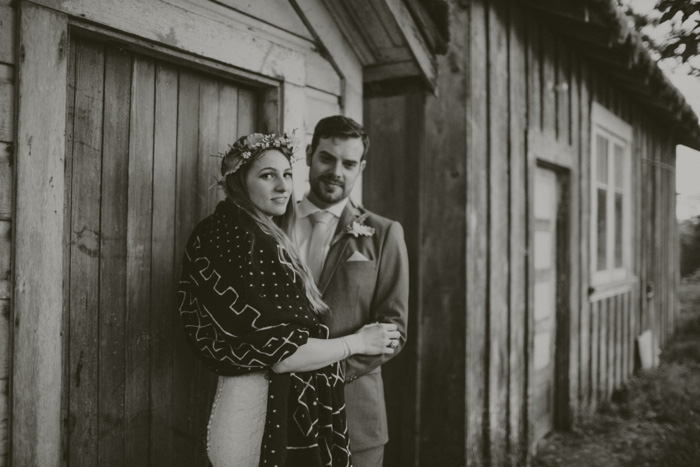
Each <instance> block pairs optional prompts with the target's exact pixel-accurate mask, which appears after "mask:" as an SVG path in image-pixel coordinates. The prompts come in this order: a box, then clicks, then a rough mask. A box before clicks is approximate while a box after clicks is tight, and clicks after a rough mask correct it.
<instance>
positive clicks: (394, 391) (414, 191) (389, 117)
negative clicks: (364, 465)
mask: <svg viewBox="0 0 700 467" xmlns="http://www.w3.org/2000/svg"><path fill="white" fill-rule="evenodd" d="M364 103H365V106H364V110H365V115H364V122H365V125H366V127H367V128H371V131H372V135H373V140H372V145H371V147H370V154H369V155H368V157H369V160H371V161H372V165H371V166H370V169H369V170H366V171H365V172H364V182H365V183H364V190H363V201H364V202H365V205H366V206H368V208H369V209H371V210H372V211H373V212H376V213H378V214H380V215H387V216H391V218H392V219H394V220H397V221H399V222H400V223H401V224H402V225H403V226H404V233H405V237H406V246H407V249H408V261H409V264H411V268H410V270H409V282H410V289H411V290H415V291H417V290H419V289H420V285H419V284H420V281H421V279H420V278H421V272H420V271H421V269H422V264H423V263H422V261H421V257H420V255H419V250H420V248H419V238H420V223H421V217H420V214H421V211H420V209H419V206H420V189H419V188H418V187H420V173H421V163H422V161H421V157H420V155H421V154H422V149H421V148H422V147H424V145H425V142H424V134H423V130H424V124H425V123H424V122H425V119H424V117H423V115H424V113H425V96H424V95H423V93H422V91H418V92H410V93H407V94H404V95H400V96H375V97H371V98H365V102H364ZM397 115H400V116H402V118H396V116H397ZM375 154H376V155H377V157H375V156H374V155H375ZM399 161H400V163H399ZM388 171H393V173H394V174H395V176H394V177H393V179H392V180H391V181H390V182H389V183H387V182H388V180H387V179H386V174H387V173H388ZM418 295H419V294H418V293H413V294H411V295H410V296H409V310H411V312H410V314H409V325H408V339H407V344H406V347H405V348H404V349H403V350H402V351H401V354H400V355H399V356H398V357H396V358H394V359H393V360H392V363H391V365H387V366H385V367H383V368H382V377H383V379H384V392H385V394H386V395H387V397H386V406H387V418H388V423H389V433H391V442H390V443H389V444H387V445H386V448H385V456H384V465H402V466H414V467H415V466H417V465H418V462H419V458H418V452H419V444H420V438H419V436H420V434H419V430H421V431H423V432H426V433H429V432H430V431H431V430H433V429H434V427H433V423H434V424H435V425H437V420H435V421H433V420H432V418H431V417H426V420H425V422H424V423H421V422H420V419H419V414H420V411H421V409H420V407H421V406H420V399H419V397H420V394H421V391H420V388H421V386H422V382H421V380H420V379H419V378H422V377H423V376H422V375H423V374H424V372H423V371H421V367H420V359H419V358H418V355H421V357H422V356H424V355H426V353H425V352H424V351H423V350H420V349H422V348H423V345H422V340H423V333H424V332H425V331H427V330H426V329H425V328H424V327H422V326H418V325H417V323H421V322H423V319H421V308H420V305H419V301H420V297H419V296H418ZM437 371H441V369H431V370H430V371H426V372H425V373H427V375H426V376H427V377H428V378H430V377H431V376H432V375H433V372H437ZM425 381H426V385H425V388H426V393H427V392H429V391H430V384H429V383H428V381H429V380H427V379H426V380H425ZM437 418H439V419H440V420H442V418H441V417H437ZM439 428H440V429H444V428H443V427H439Z"/></svg>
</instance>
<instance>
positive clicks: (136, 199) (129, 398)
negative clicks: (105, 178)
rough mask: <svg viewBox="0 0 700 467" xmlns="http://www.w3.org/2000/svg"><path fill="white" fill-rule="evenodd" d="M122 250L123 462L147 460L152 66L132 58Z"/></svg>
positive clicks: (144, 463)
mask: <svg viewBox="0 0 700 467" xmlns="http://www.w3.org/2000/svg"><path fill="white" fill-rule="evenodd" d="M133 67H134V68H133V84H132V96H133V98H132V105H131V137H130V141H129V143H130V144H129V167H128V170H129V185H128V218H127V232H126V239H127V240H126V242H127V255H126V295H127V303H126V355H125V359H126V382H125V385H126V388H125V391H126V398H125V402H124V412H125V417H126V464H127V465H129V466H138V465H148V453H149V447H148V444H149V436H148V435H149V432H150V427H149V423H150V403H149V397H148V396H149V393H150V391H149V365H150V358H149V354H148V349H149V339H150V329H149V322H150V306H151V232H152V230H151V222H152V220H151V216H152V192H153V128H154V111H155V108H154V106H155V96H154V92H155V67H154V63H153V62H152V61H151V60H148V59H143V58H135V59H134V64H133Z"/></svg>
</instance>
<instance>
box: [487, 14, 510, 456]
mask: <svg viewBox="0 0 700 467" xmlns="http://www.w3.org/2000/svg"><path fill="white" fill-rule="evenodd" d="M487 21H488V62H489V63H488V70H489V79H488V105H489V112H488V115H489V121H488V135H489V144H488V148H489V153H488V165H489V167H488V171H489V179H488V184H489V186H488V192H489V204H488V208H487V209H488V211H489V216H488V218H489V227H488V228H489V232H488V239H489V240H488V243H489V246H488V257H489V260H488V271H489V272H488V274H489V277H488V294H489V298H488V303H489V305H488V306H489V310H488V313H487V321H488V331H487V336H488V339H489V344H488V345H489V360H490V361H489V370H488V375H489V398H488V400H489V406H488V411H489V436H490V450H491V456H490V461H491V462H492V464H494V465H505V464H506V462H507V461H508V459H507V455H508V449H507V427H508V418H507V417H508V373H509V368H508V361H509V358H508V344H509V338H508V330H509V325H508V324H509V323H508V315H509V308H508V305H509V303H508V276H509V266H510V264H509V259H510V258H509V255H508V251H509V248H508V245H509V215H508V200H509V177H508V147H509V144H508V139H507V137H504V135H508V111H509V105H508V73H506V72H504V71H505V70H507V69H508V18H507V10H506V9H505V3H504V2H500V1H497V2H491V7H490V8H489V11H488V19H487Z"/></svg>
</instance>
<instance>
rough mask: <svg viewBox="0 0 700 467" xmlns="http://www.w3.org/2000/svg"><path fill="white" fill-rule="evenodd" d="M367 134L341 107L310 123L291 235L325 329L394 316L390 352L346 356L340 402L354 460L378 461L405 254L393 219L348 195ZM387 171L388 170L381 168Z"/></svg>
mask: <svg viewBox="0 0 700 467" xmlns="http://www.w3.org/2000/svg"><path fill="white" fill-rule="evenodd" d="M368 147H369V137H368V136H367V134H366V133H365V131H364V128H363V127H362V126H361V125H360V124H359V123H357V122H355V121H354V120H352V119H350V118H347V117H343V116H340V115H337V116H333V117H327V118H324V119H322V120H321V121H319V122H318V124H317V125H316V128H315V130H314V135H313V139H312V141H311V145H310V146H309V147H308V148H307V150H306V164H307V165H308V166H309V183H310V184H311V190H310V192H309V194H308V195H307V196H305V197H304V198H303V199H302V200H301V202H300V203H299V205H298V210H297V223H296V226H295V235H296V240H297V244H298V247H299V252H300V254H301V256H302V259H304V260H305V261H306V264H307V265H308V266H309V268H310V269H311V272H312V273H313V275H314V278H315V280H316V284H317V285H318V288H319V290H320V291H321V293H322V294H323V298H324V300H325V301H326V303H327V304H328V305H329V306H330V307H331V314H330V315H329V316H328V317H327V318H325V321H326V324H327V325H328V326H329V327H330V331H331V337H337V336H343V335H346V334H349V333H352V332H355V331H357V330H358V329H359V328H361V327H362V326H363V325H365V324H367V323H373V322H384V323H394V324H396V325H397V326H398V330H399V332H400V333H401V338H400V339H397V340H393V341H392V343H391V345H390V346H391V347H393V348H394V349H395V353H394V354H393V355H377V356H367V355H353V356H351V357H350V358H348V359H347V360H346V361H345V377H346V387H345V404H346V411H347V419H348V429H349V432H350V447H351V451H352V458H353V465H354V466H355V467H381V465H382V461H383V459H384V445H385V444H386V443H387V441H388V440H389V436H388V431H387V420H386V406H385V402H384V385H383V382H382V374H381V365H382V364H383V363H385V362H386V361H388V360H389V359H390V358H392V357H393V356H394V355H396V354H397V353H398V352H399V351H400V350H401V349H402V348H403V345H404V343H405V342H406V324H407V320H408V257H407V254H406V244H405V242H404V238H403V229H402V228H401V225H400V224H399V223H398V222H394V221H391V220H389V219H386V218H383V217H380V216H378V215H376V214H373V213H371V212H369V211H367V210H366V209H363V208H361V207H359V206H355V205H354V204H353V203H352V201H350V200H349V199H348V195H349V194H350V192H351V191H352V188H353V186H354V185H355V182H356V181H357V179H358V177H359V175H360V174H361V173H362V171H363V170H364V168H365V166H366V165H367V161H366V160H365V155H366V153H367V148H368ZM387 175H389V174H387Z"/></svg>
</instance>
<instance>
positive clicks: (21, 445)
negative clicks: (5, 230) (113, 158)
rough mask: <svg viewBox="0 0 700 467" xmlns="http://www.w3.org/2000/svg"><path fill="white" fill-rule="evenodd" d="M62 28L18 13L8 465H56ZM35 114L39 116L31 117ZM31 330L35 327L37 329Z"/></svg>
mask: <svg viewBox="0 0 700 467" xmlns="http://www.w3.org/2000/svg"><path fill="white" fill-rule="evenodd" d="M66 28H67V22H66V18H65V16H64V15H61V14H58V13H55V12H53V11H52V10H48V9H45V8H41V7H37V6H34V5H32V4H31V3H22V4H21V9H20V25H19V30H20V31H19V34H20V35H19V47H21V49H22V50H23V51H24V58H25V59H24V60H23V61H22V62H21V63H20V64H19V65H18V66H19V78H18V84H17V86H18V113H17V122H18V123H17V144H16V152H15V154H16V164H17V165H16V169H15V170H16V172H15V173H16V177H17V179H16V186H17V194H16V203H17V204H16V211H15V224H14V229H15V236H14V239H15V240H14V252H15V254H14V260H15V265H16V266H15V271H14V273H15V277H14V284H15V288H14V291H13V313H14V316H13V318H14V323H13V324H14V331H13V335H14V336H13V340H12V342H13V352H12V353H13V359H14V362H15V364H14V365H13V369H12V372H13V377H12V380H13V381H12V385H13V386H12V414H13V417H12V428H11V431H12V434H13V436H12V449H11V460H10V462H11V464H12V465H41V466H47V467H50V466H57V465H59V463H60V458H61V444H60V443H61V424H60V415H61V374H62V371H61V368H62V363H63V362H62V358H61V356H62V353H61V322H62V319H61V316H62V313H61V311H62V303H63V287H62V284H61V282H60V281H55V280H47V279H49V278H50V279H53V278H56V277H61V275H62V270H63V248H62V244H63V227H64V225H63V218H64V213H63V201H64V176H65V175H64V157H65V130H66V122H65V118H66V78H67V72H66V71H67V69H66V68H67V50H66V49H67V48H68V45H69V44H68V42H67V40H68V36H67V29H66ZM37 109H41V112H37ZM0 131H2V130H0ZM37 323H41V327H40V328H37Z"/></svg>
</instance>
